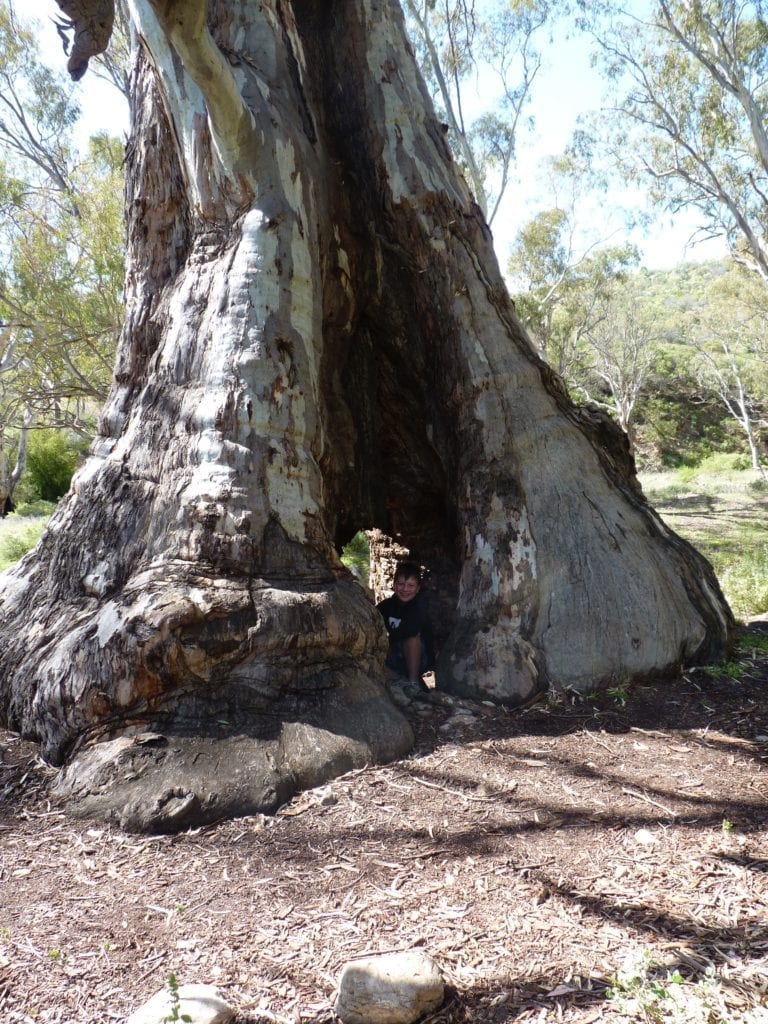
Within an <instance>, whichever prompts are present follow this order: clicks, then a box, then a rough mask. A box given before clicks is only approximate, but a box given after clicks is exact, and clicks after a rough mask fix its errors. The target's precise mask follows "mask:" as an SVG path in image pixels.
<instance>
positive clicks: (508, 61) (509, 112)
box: [403, 0, 566, 225]
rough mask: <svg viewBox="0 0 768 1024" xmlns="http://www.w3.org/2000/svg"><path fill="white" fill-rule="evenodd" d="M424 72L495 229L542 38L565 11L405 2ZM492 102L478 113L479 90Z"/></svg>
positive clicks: (504, 3)
mask: <svg viewBox="0 0 768 1024" xmlns="http://www.w3.org/2000/svg"><path fill="white" fill-rule="evenodd" d="M403 7H404V10H405V12H406V16H407V25H408V29H409V32H410V36H411V39H412V40H413V43H414V45H415V48H416V54H417V57H418V60H419V65H420V67H421V69H422V72H423V73H424V76H425V79H426V82H427V84H428V86H429V89H430V93H431V95H432V99H433V102H434V103H435V107H436V109H437V112H438V116H439V117H441V118H442V119H443V120H444V122H445V126H446V128H447V131H448V138H449V141H450V144H451V146H452V147H453V150H454V153H455V154H456V156H457V159H458V160H459V163H460V165H461V167H462V170H463V172H464V175H465V177H466V179H467V182H468V183H469V186H470V188H471V189H472V192H473V193H474V196H475V199H476V200H477V203H478V205H479V206H480V208H481V210H482V211H483V214H484V216H485V218H486V220H487V221H488V223H489V224H490V225H492V224H493V221H494V218H495V217H496V214H497V212H498V209H499V204H500V203H501V200H502V198H503V196H504V193H505V191H506V189H507V186H508V184H509V181H510V175H511V171H512V169H513V165H514V158H515V150H516V146H517V142H518V135H519V130H520V127H521V124H523V123H524V115H525V111H526V109H527V108H528V106H529V104H530V100H531V90H532V87H533V83H534V80H535V78H536V75H537V74H538V72H539V70H540V69H541V65H542V56H541V51H540V49H539V48H538V47H539V45H540V43H541V42H542V41H543V38H544V32H545V30H546V28H548V27H549V24H550V22H551V21H552V19H553V18H554V16H555V13H556V8H557V13H558V14H560V15H563V14H565V13H566V8H565V7H564V6H563V5H562V4H561V5H559V6H557V5H552V4H550V3H548V2H547V0H488V2H485V3H478V2H476V0H404V3H403ZM480 76H483V78H484V80H485V81H486V82H488V83H489V85H488V86H487V88H485V87H484V89H483V91H484V92H486V91H488V92H490V93H491V94H492V95H493V96H494V101H493V105H492V107H489V106H487V107H486V109H484V110H480V111H479V112H478V109H477V100H476V98H475V95H474V94H475V86H476V84H477V81H478V79H479V77H480Z"/></svg>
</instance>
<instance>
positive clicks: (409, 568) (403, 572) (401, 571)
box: [393, 562, 421, 583]
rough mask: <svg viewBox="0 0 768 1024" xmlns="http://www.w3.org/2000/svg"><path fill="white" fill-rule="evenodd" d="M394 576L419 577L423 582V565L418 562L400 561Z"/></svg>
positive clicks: (402, 577)
mask: <svg viewBox="0 0 768 1024" xmlns="http://www.w3.org/2000/svg"><path fill="white" fill-rule="evenodd" d="M393 578H394V579H396V580H410V579H417V580H418V581H419V583H421V566H420V565H417V564H416V562H398V563H397V567H396V569H395V575H394V577H393Z"/></svg>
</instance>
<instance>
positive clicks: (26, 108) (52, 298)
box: [0, 2, 124, 497]
mask: <svg viewBox="0 0 768 1024" xmlns="http://www.w3.org/2000/svg"><path fill="white" fill-rule="evenodd" d="M38 38H39V36H38V30H37V29H36V27H35V26H34V25H32V24H28V23H27V22H26V21H24V19H22V18H20V17H19V16H18V14H17V13H16V11H15V10H14V7H13V6H12V5H11V4H9V3H7V2H3V3H0V58H1V59H0V139H1V140H2V142H3V157H2V160H0V210H2V219H1V220H0V323H2V331H3V339H4V340H3V351H2V357H1V358H0V437H1V438H2V441H3V445H4V456H5V457H4V459H3V460H2V462H0V466H2V465H5V467H6V471H5V473H2V474H1V475H0V497H4V496H5V495H8V494H10V493H12V491H13V487H14V486H15V484H16V483H17V482H18V475H19V473H18V472H17V470H19V469H23V461H24V460H23V456H24V452H25V445H24V443H23V440H24V437H25V431H26V429H28V428H29V427H30V426H32V425H34V426H41V425H56V426H67V427H70V428H73V429H75V430H78V431H79V432H81V433H84V434H87V435H92V433H93V429H94V419H95V413H96V410H97V409H98V406H99V405H100V404H101V403H102V402H103V401H104V398H105V397H106V394H107V390H108V386H109V382H110V380H111V368H112V364H113V361H114V351H115V345H116V341H117V337H118V334H119V331H120V324H121V320H122V283H123V234H124V232H123V213H122V210H123V200H122V192H123V185H122V181H123V175H122V160H123V152H122V150H123V147H122V145H121V144H120V143H119V142H117V141H116V140H114V139H109V138H106V137H100V138H95V139H93V140H92V141H91V143H90V146H89V147H88V151H87V152H86V153H85V154H82V153H80V152H79V151H78V149H77V148H76V146H75V144H74V141H73V133H74V128H75V126H76V124H77V121H78V117H79V113H80V112H79V108H78V105H77V103H76V101H75V99H74V97H73V95H72V85H71V83H70V82H69V81H68V80H67V79H66V76H64V75H63V74H62V73H61V71H54V70H52V69H51V68H49V67H48V66H47V65H46V64H45V63H44V62H43V61H42V59H41V57H40V49H39V43H38ZM9 446H10V449H11V450H13V449H15V450H16V452H17V454H20V455H21V456H22V458H21V460H20V461H19V460H18V459H17V461H16V464H15V469H14V471H13V473H10V475H9V472H10V471H9V470H8V468H7V467H9V466H10V457H9Z"/></svg>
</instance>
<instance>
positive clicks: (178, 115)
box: [0, 0, 732, 829]
mask: <svg viewBox="0 0 768 1024" xmlns="http://www.w3.org/2000/svg"><path fill="white" fill-rule="evenodd" d="M64 6H66V8H67V10H68V13H69V15H70V17H72V18H73V19H74V20H75V21H76V23H77V24H78V25H79V28H80V30H81V31H80V35H79V37H78V38H79V40H80V41H82V44H83V49H84V52H85V53H86V54H87V52H88V47H89V46H90V37H94V38H95V37H98V36H99V32H100V27H99V26H100V24H101V25H103V24H105V23H106V20H108V19H106V18H105V15H104V10H103V9H104V7H105V4H104V2H103V0H100V2H98V3H95V4H91V5H90V6H92V7H95V8H98V9H100V16H101V22H99V21H98V20H96V21H93V22H91V23H90V24H88V23H86V21H83V20H82V19H84V18H86V16H87V14H88V11H87V7H88V6H89V5H88V4H87V3H86V0H83V2H82V3H79V4H78V3H76V2H75V0H67V3H66V5H65V4H64V3H62V7H64ZM76 8H77V9H76ZM130 8H131V16H132V18H133V21H134V25H135V29H136V32H137V35H138V39H139V41H140V54H139V59H138V62H137V67H136V70H135V74H134V78H133V83H132V100H133V109H134V112H135V126H134V132H133V137H132V140H131V143H130V146H129V152H128V171H129V173H128V196H127V210H128V237H129V253H128V260H129V261H128V276H127V311H126V312H127V316H126V326H125V331H124V334H123V338H122V343H121V346H120V350H119V353H118V358H117V366H116V371H115V383H114V387H113V390H112V394H111V397H110V399H109V402H108V404H107V407H106V409H105V411H104V414H103V417H102V423H101V432H100V435H99V437H98V439H97V441H96V443H95V445H94V448H93V453H92V455H91V457H90V459H89V461H88V462H87V464H86V465H85V467H84V468H83V469H82V470H81V471H80V472H79V473H78V475H77V476H76V478H75V481H74V484H73V489H72V492H71V494H70V495H69V497H68V499H67V500H66V501H65V503H64V504H63V506H62V507H61V508H60V510H59V511H58V512H57V514H56V515H55V516H54V518H53V520H52V521H51V525H50V528H49V530H48V532H47V534H46V535H45V537H44V538H43V541H42V542H41V544H40V546H39V548H38V549H37V551H36V552H35V553H33V554H31V555H30V556H28V557H27V558H26V559H25V560H24V561H23V562H22V563H21V564H20V566H19V567H17V568H16V569H15V570H12V571H10V572H9V573H8V574H7V575H6V576H5V577H4V578H3V581H2V585H1V587H0V613H1V614H2V624H1V625H0V693H1V694H2V705H3V707H4V716H5V721H6V722H7V723H9V724H10V725H11V727H13V728H15V729H18V730H20V731H22V732H23V733H24V734H25V735H28V736H30V737H35V738H37V739H38V740H39V741H41V743H42V744H43V749H44V752H45V756H46V757H48V758H49V759H51V760H52V761H53V762H55V763H63V762H68V766H67V768H66V770H65V772H64V773H63V776H62V783H61V785H62V791H64V792H67V793H69V795H70V797H71V798H72V800H73V806H75V807H76V808H78V809H79V810H80V811H81V812H82V813H85V814H106V815H107V816H111V817H113V818H114V819H116V820H118V821H119V822H120V823H121V824H122V825H124V826H125V827H127V828H140V829H170V828H177V827H184V826H187V825H189V824H191V823H192V822H196V821H201V820H212V819H215V818H217V817H220V816H222V815H224V814H236V813H247V812H249V811H253V810H256V809H262V810H263V809H267V810H268V809H270V808H273V807H274V806H275V805H276V804H277V803H279V802H280V801H281V800H283V799H285V798H286V796H287V795H288V794H289V793H290V792H292V791H294V790H295V789H296V788H297V787H299V786H303V785H310V784H313V783H316V782H318V781H319V780H321V779H323V778H327V777H328V776H329V775H330V774H332V773H334V772H339V771H343V770H346V769H348V768H350V767H352V766H354V765H356V764H361V763H364V762H366V761H370V760H371V759H377V758H378V759H381V758H387V757H393V756H398V755H400V754H402V753H403V752H404V751H405V750H406V749H407V748H408V745H409V743H410V742H411V735H410V730H409V727H408V725H407V723H406V722H405V720H404V719H403V718H402V717H401V715H400V713H399V712H398V711H397V710H396V709H395V708H394V707H393V706H392V705H391V704H390V702H389V701H388V699H387V697H386V693H385V691H384V689H383V687H382V685H381V680H382V661H383V654H384V649H385V636H384V630H383V626H382V623H381V621H380V616H379V614H378V612H377V611H376V609H375V608H374V607H373V606H372V605H371V604H370V603H369V601H368V599H367V598H366V596H365V594H364V592H363V590H362V589H361V588H360V587H359V586H358V585H357V584H356V583H355V582H354V581H353V580H352V579H351V577H350V575H349V574H348V573H347V572H346V571H345V569H344V568H343V566H342V565H341V563H340V561H339V557H338V555H337V550H338V547H339V545H340V544H342V543H344V542H345V541H346V540H347V539H348V538H349V537H351V536H352V534H353V533H354V532H355V531H356V530H358V529H360V528H380V529H381V530H383V531H384V533H385V534H387V535H389V536H392V537H396V538H397V539H398V541H399V542H400V543H401V544H402V545H403V546H405V547H406V548H408V549H409V550H410V552H411V554H412V555H413V557H415V558H418V559H420V560H421V561H423V562H425V563H426V564H428V565H430V566H431V567H432V568H433V569H434V571H435V576H436V578H438V579H440V581H441V589H442V597H443V600H444V602H445V604H446V606H448V607H449V608H450V615H449V616H446V617H445V621H444V623H443V629H442V637H441V639H442V644H441V650H440V655H439V662H438V668H437V674H438V680H439V685H440V686H441V687H443V688H445V689H448V690H450V691H453V692H461V693H469V694H474V695H478V696H481V697H492V698H497V699H499V700H501V701H505V702H509V703H516V702H520V701H522V700H525V699H527V698H528V697H529V696H530V695H531V694H533V693H534V692H536V691H537V690H540V689H543V688H545V687H546V686H547V685H548V683H552V684H555V685H558V686H561V687H574V688H577V689H579V688H582V689H592V688H594V687H595V686H599V685H601V684H602V685H607V684H608V683H610V682H612V681H615V680H617V679H624V680H627V679H632V678H638V677H646V676H652V675H660V674H663V673H672V672H674V671H676V670H677V669H678V668H679V666H680V665H681V664H682V663H684V662H691V661H696V660H702V659H703V660H710V659H712V658H714V657H715V656H716V655H717V654H718V653H719V652H720V651H721V650H722V649H723V647H724V645H725V644H726V643H727V639H728V635H729V631H730V629H731V626H732V618H731V615H730V612H729V610H728V608H727V606H726V605H725V603H724V601H723V598H722V596H721V594H720V591H719V588H718V586H717V583H716V581H715V579H714V576H713V574H712V572H711V569H710V568H709V566H708V564H707V563H706V562H705V561H704V560H703V559H702V558H700V557H699V556H698V555H697V554H696V553H695V552H694V551H693V550H692V549H691V548H690V547H689V546H688V545H687V544H685V543H684V542H683V541H682V540H680V539H679V538H677V537H676V536H675V535H674V534H672V533H671V532H670V531H669V530H667V529H666V528H665V527H664V526H663V525H662V523H661V521H660V520H659V518H658V517H657V516H656V515H655V514H654V513H653V511H652V510H651V509H650V508H649V507H648V506H647V505H646V503H645V502H644V500H643V498H642V496H641V494H640V493H639V490H638V489H637V487H636V486H635V484H634V477H633V471H632V466H631V460H630V459H629V458H628V456H627V450H626V442H625V439H624V437H623V436H622V435H620V433H619V432H618V431H617V430H616V429H615V428H613V427H612V426H611V425H610V424H609V423H607V422H606V421H604V420H603V419H602V418H598V419H596V420H594V421H592V420H590V419H589V418H588V417H589V416H594V415H597V414H592V413H590V414H587V413H581V412H579V410H577V409H576V408H575V407H573V406H572V405H571V404H570V403H569V401H568V399H567V398H566V396H565V394H564V392H563V389H562V388H561V386H560V384H559V380H558V378H556V377H555V376H554V375H553V374H552V372H551V371H550V370H549V369H548V368H547V367H546V365H545V364H543V363H542V362H541V360H540V359H539V358H538V357H537V356H536V355H535V353H534V352H533V350H532V347H531V345H530V343H529V342H528V340H527V339H526V337H525V336H524V334H523V332H522V330H521V328H520V326H519V324H518V322H517V320H516V318H515V315H514V313H513V310H512V307H511V304H510V302H509V299H508V297H507V293H506V291H505V288H504V285H503V283H502V278H501V276H500V274H499V270H498V266H497V263H496V259H495V257H494V255H493V250H492V245H491V239H490V234H489V232H488V230H487V228H486V225H485V224H484V222H483V219H482V217H481V216H480V214H479V211H478V209H477V207H476V205H475V204H474V203H473V201H472V199H471V197H470V196H469V194H468V192H467V189H466V187H465V185H464V183H463V181H462V180H461V178H460V176H459V175H458V174H457V171H456V168H455V165H454V163H453V161H452V158H451V155H450V152H449V151H448V149H447V146H446V144H445V141H444V136H443V132H442V130H441V127H440V125H439V124H438V123H437V122H436V120H435V118H434V116H433V113H432V110H431V106H430V103H429V100H428V97H427V94H426V91H425V89H424V86H423V83H422V82H421V80H420V78H419V75H418V72H417V68H416V65H415V62H414V60H413V57H412V55H411V53H410V50H409V47H408V46H407V44H406V40H405V36H404V30H403V21H402V15H401V11H400V8H399V5H398V4H395V3H392V2H389V0H387V2H382V0H343V2H342V0H336V2H331V0H293V2H291V0H261V2H259V3H256V2H254V0H211V3H210V4H208V3H206V2H204V0H184V2H181V0H178V2H173V0H131V4H130ZM97 13H98V12H97ZM77 19H81V20H80V21H79V22H78V21H77ZM102 35H103V33H102ZM101 42H103V39H102V40H101ZM99 45H100V43H99ZM70 63H71V65H72V66H73V67H75V68H76V69H78V70H81V69H82V57H81V55H78V54H74V55H73V57H72V58H71V61H70Z"/></svg>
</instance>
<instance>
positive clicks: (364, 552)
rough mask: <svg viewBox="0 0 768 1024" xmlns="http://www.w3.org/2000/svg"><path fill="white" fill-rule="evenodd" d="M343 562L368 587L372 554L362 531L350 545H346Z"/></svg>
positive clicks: (342, 555) (342, 556)
mask: <svg viewBox="0 0 768 1024" xmlns="http://www.w3.org/2000/svg"><path fill="white" fill-rule="evenodd" d="M341 560H342V562H343V563H344V565H346V567H347V568H348V569H350V570H351V571H352V572H353V573H354V574H355V576H357V578H358V579H359V580H360V582H361V583H364V584H365V586H368V579H369V574H370V560H371V552H370V548H369V546H368V538H367V537H366V535H365V534H364V533H363V532H362V530H361V531H360V532H359V533H356V534H355V536H354V537H353V538H352V540H351V541H350V542H349V544H347V545H345V547H344V548H343V549H342V552H341Z"/></svg>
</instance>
